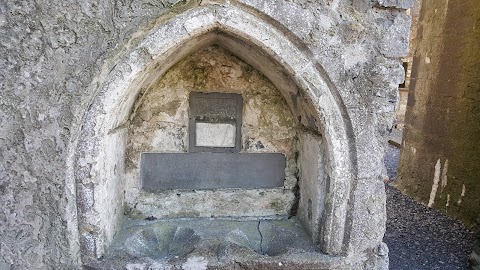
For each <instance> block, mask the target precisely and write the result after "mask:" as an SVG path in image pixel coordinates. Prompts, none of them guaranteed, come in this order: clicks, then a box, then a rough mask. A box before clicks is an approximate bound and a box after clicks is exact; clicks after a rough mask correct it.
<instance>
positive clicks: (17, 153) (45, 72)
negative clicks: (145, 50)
mask: <svg viewBox="0 0 480 270" xmlns="http://www.w3.org/2000/svg"><path fill="white" fill-rule="evenodd" d="M165 5H169V3H168V1H165ZM165 5H164V4H163V3H162V2H158V1H125V2H113V1H102V0H99V1H95V0H91V1H64V0H62V1H37V2H34V1H1V2H0V55H1V56H0V89H1V90H0V204H1V205H2V207H1V208H0V254H2V256H0V269H49V268H54V269H59V268H61V267H66V266H68V265H71V264H75V263H76V261H75V259H76V258H75V257H74V256H70V254H69V249H70V244H69V242H68V241H67V235H66V233H67V231H66V227H67V223H68V220H69V219H71V218H72V216H73V215H74V214H75V213H72V212H67V211H68V209H66V199H65V192H69V191H66V187H65V186H64V183H65V160H66V157H67V153H66V144H67V143H68V141H69V140H70V139H71V136H72V135H74V134H75V129H76V128H77V127H75V126H72V123H73V122H75V121H74V119H75V118H76V117H82V115H83V112H84V111H85V106H86V105H88V103H89V102H90V99H91V97H92V92H91V90H92V89H89V88H88V86H89V85H90V83H91V82H92V80H94V78H95V76H98V74H99V73H100V68H101V67H102V65H103V64H104V63H106V59H108V58H109V57H112V55H114V54H115V53H116V52H118V51H119V50H121V49H122V48H124V44H125V43H126V42H127V40H128V39H130V38H131V36H132V34H133V33H135V32H137V31H138V30H139V28H141V27H145V26H146V25H147V22H148V21H149V20H151V19H152V18H155V17H157V16H158V15H160V14H162V13H165V11H166V9H165ZM70 192H71V191H70ZM73 244H74V243H73Z"/></svg>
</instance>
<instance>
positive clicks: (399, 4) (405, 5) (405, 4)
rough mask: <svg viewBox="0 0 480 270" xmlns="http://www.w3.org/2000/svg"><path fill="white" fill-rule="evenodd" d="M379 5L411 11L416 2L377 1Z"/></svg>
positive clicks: (411, 0) (405, 0)
mask: <svg viewBox="0 0 480 270" xmlns="http://www.w3.org/2000/svg"><path fill="white" fill-rule="evenodd" d="M376 1H377V3H378V4H379V5H381V6H384V7H394V8H401V9H409V8H411V7H413V4H414V2H415V1H414V0H376Z"/></svg>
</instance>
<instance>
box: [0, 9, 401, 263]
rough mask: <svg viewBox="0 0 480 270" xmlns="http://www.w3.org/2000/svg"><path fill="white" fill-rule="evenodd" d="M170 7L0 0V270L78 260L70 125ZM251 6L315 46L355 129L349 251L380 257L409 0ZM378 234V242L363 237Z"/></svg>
mask: <svg viewBox="0 0 480 270" xmlns="http://www.w3.org/2000/svg"><path fill="white" fill-rule="evenodd" d="M171 2H176V1H153V0H151V1H149V0H140V1H134V0H132V1H107V0H98V1H95V0H88V1H78V2H77V1H64V0H62V1H55V0H53V1H38V2H32V1H15V2H14V1H3V2H0V55H2V57H1V58H0V70H1V72H0V85H1V92H0V95H1V98H0V116H1V118H0V142H1V143H0V160H1V162H0V202H1V203H2V205H3V207H2V208H1V209H0V221H1V222H0V234H1V235H0V236H1V237H0V254H2V257H1V258H0V268H6V269H8V268H13V269H48V268H55V269H58V268H62V267H63V268H72V267H71V265H72V264H75V263H77V261H75V260H76V259H78V257H77V256H76V255H77V254H69V250H71V251H73V252H75V250H76V248H75V245H77V243H76V242H75V241H74V240H75V239H73V241H72V242H70V243H69V242H68V241H67V238H68V237H67V235H66V228H70V229H71V230H74V226H72V225H71V224H69V220H72V218H73V217H74V215H75V211H74V209H65V206H66V203H67V202H66V199H65V193H74V192H75V191H74V189H73V188H72V187H66V186H65V185H64V183H65V177H66V176H65V160H66V158H67V153H66V147H65V146H66V144H67V143H68V141H69V140H74V139H75V137H76V136H78V128H79V127H78V126H75V124H73V125H72V123H79V122H80V121H79V120H78V119H79V118H81V117H82V116H83V114H84V112H85V111H86V110H87V108H88V105H89V103H90V101H91V99H92V98H93V97H94V96H95V94H94V91H95V89H96V88H95V85H96V82H98V81H101V80H102V76H103V75H102V74H104V73H102V70H101V68H102V67H103V68H104V69H105V70H108V69H110V68H112V66H113V63H114V62H115V59H117V58H116V56H115V55H116V54H117V53H119V52H122V51H124V50H125V49H126V48H127V47H126V45H125V44H127V40H129V39H130V38H132V37H133V36H135V35H136V36H138V35H139V32H141V29H142V28H145V27H146V26H148V23H149V22H152V21H153V20H154V19H155V18H157V17H158V16H159V15H161V14H165V13H166V11H168V10H169V9H168V6H169V5H170V3H171ZM231 2H233V3H236V2H235V1H231ZM242 2H245V3H246V4H247V5H251V6H252V7H254V8H257V9H258V10H259V12H260V13H263V14H267V15H268V16H270V17H271V18H272V19H273V20H276V21H277V22H278V23H279V24H280V25H283V26H285V27H287V28H288V29H290V30H291V32H292V33H293V34H294V35H296V36H297V37H299V38H300V39H301V40H302V41H303V42H304V43H306V45H307V46H308V48H309V49H310V50H311V51H312V52H313V55H312V58H313V59H314V60H315V61H317V62H318V63H319V64H320V65H321V66H322V67H323V69H324V71H323V72H325V74H327V75H328V76H329V77H330V78H331V81H332V85H334V86H335V89H337V91H338V92H336V94H335V95H337V98H338V99H342V100H343V104H344V105H345V107H344V109H345V112H347V113H348V117H349V118H350V119H351V121H352V123H353V131H352V134H351V136H352V138H355V142H354V145H352V147H353V148H352V149H355V152H356V153H358V160H357V162H358V168H357V169H358V174H357V177H358V179H363V182H359V183H362V185H363V184H365V185H366V186H365V188H364V189H362V190H360V191H359V192H355V186H354V187H353V190H354V191H353V192H352V196H351V202H350V203H351V205H350V206H351V208H350V209H353V210H352V213H351V216H350V218H349V220H350V221H351V223H349V224H351V225H352V228H353V232H352V233H351V235H347V238H348V239H352V240H353V241H351V243H352V244H353V245H352V246H351V247H350V248H349V250H354V251H356V252H357V251H358V252H360V251H362V250H364V249H365V248H368V250H373V249H371V247H372V246H376V245H378V243H379V242H380V239H381V236H382V234H383V232H382V228H377V227H376V226H377V223H378V222H381V221H382V217H384V213H383V211H384V208H383V207H382V205H383V204H382V202H383V200H384V197H383V195H382V194H383V190H382V189H369V188H368V187H369V186H371V185H372V183H374V184H373V185H374V186H378V182H380V181H381V178H379V177H378V176H379V175H380V174H381V171H382V168H381V167H382V165H381V164H382V162H381V160H382V156H383V152H384V151H383V142H384V141H385V137H384V136H385V134H386V133H387V131H388V129H389V128H390V125H391V123H392V120H393V114H394V109H393V108H394V103H395V101H396V85H398V84H399V83H400V82H401V80H402V77H403V69H402V68H401V66H400V62H399V61H398V57H400V56H403V55H405V54H406V48H407V40H408V24H409V17H408V16H407V15H406V14H405V12H404V10H403V9H402V8H404V7H403V2H402V4H399V3H400V2H398V3H396V2H395V1H393V0H392V1H380V0H378V1H367V0H365V1H363V0H354V1H353V4H352V1H347V0H345V1H342V0H323V1H318V2H310V1H291V2H275V4H272V2H270V1H251V2H249V1H242ZM378 2H382V3H383V2H389V4H388V5H387V4H385V3H383V5H385V7H388V8H383V7H382V3H378ZM182 3H183V2H182ZM186 4H189V5H195V3H194V2H190V1H186ZM175 12H178V11H175ZM293 18H305V19H304V20H297V19H293ZM134 33H135V35H134ZM365 108H368V109H365ZM345 116H347V114H346V115H345ZM365 127H374V128H371V129H370V128H367V129H366V128H365ZM357 185H358V184H357ZM72 197H73V198H74V196H72ZM370 205H374V206H378V208H375V207H374V208H372V207H369V206H370ZM371 221H374V222H373V223H372V222H371ZM369 227H371V231H376V234H375V235H364V234H362V233H358V232H359V230H358V229H359V228H369Z"/></svg>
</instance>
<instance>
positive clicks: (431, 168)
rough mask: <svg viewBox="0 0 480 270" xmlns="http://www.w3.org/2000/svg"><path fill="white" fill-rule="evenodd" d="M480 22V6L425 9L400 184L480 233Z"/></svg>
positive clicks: (435, 4)
mask: <svg viewBox="0 0 480 270" xmlns="http://www.w3.org/2000/svg"><path fill="white" fill-rule="evenodd" d="M479 20H480V3H479V2H478V1H473V0H471V1H453V0H450V1H423V7H422V12H421V18H420V25H419V30H418V39H417V40H416V44H415V55H414V62H413V70H412V80H413V82H414V83H411V85H410V92H409V94H410V95H409V99H408V109H407V118H406V121H407V125H406V130H405V139H404V148H403V151H402V154H401V160H400V169H399V178H398V180H397V182H396V185H397V186H398V188H399V189H400V190H402V191H403V192H405V193H406V194H409V195H411V196H412V197H414V198H416V199H417V200H419V201H421V202H423V203H425V204H427V205H429V206H432V207H435V208H437V209H440V210H443V211H445V213H447V214H449V215H452V216H454V217H457V218H459V219H461V220H463V221H464V222H465V223H467V224H468V225H470V226H473V227H476V228H478V225H479V224H480V197H479V196H478V194H479V193H480V182H479V178H480V166H479V164H480V154H479V153H480V148H479V145H480V122H479V120H478V119H480V76H479V73H478V70H479V66H480V54H479V52H480V30H479ZM438 44H442V46H439V45H438Z"/></svg>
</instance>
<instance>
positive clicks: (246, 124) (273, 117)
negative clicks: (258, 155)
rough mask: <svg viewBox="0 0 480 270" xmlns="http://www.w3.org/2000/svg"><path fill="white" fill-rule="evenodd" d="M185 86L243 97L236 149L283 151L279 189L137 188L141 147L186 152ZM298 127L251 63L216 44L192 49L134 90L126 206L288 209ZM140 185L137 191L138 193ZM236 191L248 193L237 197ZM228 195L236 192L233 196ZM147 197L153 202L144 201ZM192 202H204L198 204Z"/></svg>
mask: <svg viewBox="0 0 480 270" xmlns="http://www.w3.org/2000/svg"><path fill="white" fill-rule="evenodd" d="M192 91H196V92H222V93H237V94H241V95H242V96H243V102H244V104H243V119H242V122H243V123H242V147H241V152H279V153H284V154H285V156H286V159H287V167H286V168H285V183H284V188H276V189H255V190H247V191H246V190H237V191H234V190H215V191H200V192H197V191H165V192H159V193H158V194H148V193H147V192H142V191H141V190H139V188H140V187H139V162H140V154H141V153H142V152H187V151H188V96H189V93H190V92H192ZM298 128H299V127H298V124H297V122H296V120H295V119H294V117H293V115H292V113H291V112H290V108H289V107H288V106H287V104H286V102H285V99H284V98H283V96H282V95H281V94H280V92H279V91H278V90H277V89H275V87H274V86H273V85H272V83H271V82H270V81H269V80H268V79H267V78H266V77H264V76H263V75H262V74H261V73H259V72H258V71H257V70H255V69H254V68H253V67H251V66H250V65H248V64H246V63H245V62H243V61H241V60H240V59H238V58H237V57H235V56H233V55H232V54H231V53H230V52H229V51H227V50H225V49H223V48H221V47H219V46H210V47H208V48H205V49H203V50H201V51H199V52H196V53H194V54H193V55H191V56H189V57H187V58H186V59H184V60H182V61H181V62H180V63H178V64H176V65H175V66H174V67H172V68H171V69H170V70H169V71H168V72H167V73H166V74H165V75H164V76H163V77H161V78H159V79H158V80H157V82H155V83H154V84H153V86H151V87H150V88H149V89H147V90H146V91H145V92H144V93H141V94H140V97H139V98H138V101H137V104H135V110H134V112H133V115H132V116H131V124H130V125H129V141H128V144H127V158H126V162H127V171H126V175H127V176H126V177H127V187H126V189H125V190H126V202H127V205H126V207H127V210H128V213H129V214H130V215H133V216H136V217H138V216H139V215H140V216H145V215H152V216H155V217H157V218H162V217H184V216H187V217H188V216H194V217H198V216H202V217H210V216H245V215H246V216H249V215H255V216H265V215H288V214H289V212H290V211H291V208H292V205H293V201H294V199H295V197H294V194H293V192H292V189H293V188H294V187H295V185H296V183H297V177H296V173H297V164H296V144H297V130H298ZM265 169H268V168H265ZM139 192H142V193H143V194H141V196H140V197H139V195H140V194H139ZM178 194H181V196H178ZM232 194H235V195H232ZM242 194H243V196H246V197H249V199H248V200H247V199H242V198H241V197H242ZM172 195H173V196H172ZM232 196H235V197H238V199H234V200H232ZM153 198H155V199H153ZM172 198H173V201H172V200H171V199H172ZM152 199H153V200H155V201H156V203H153V204H152V203H150V201H151V200H152ZM205 200H207V201H211V202H210V203H208V202H205ZM147 201H148V203H147ZM199 201H203V203H202V204H198V202H199ZM212 204H213V205H214V206H212ZM259 204H260V205H259ZM147 205H148V206H147ZM172 205H174V206H172ZM259 206H260V207H259Z"/></svg>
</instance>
